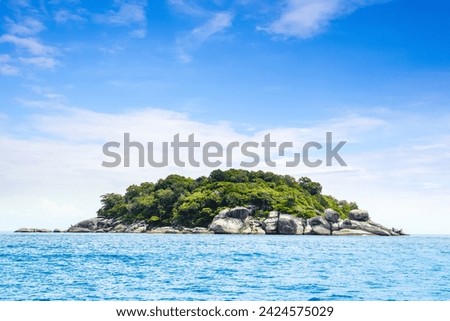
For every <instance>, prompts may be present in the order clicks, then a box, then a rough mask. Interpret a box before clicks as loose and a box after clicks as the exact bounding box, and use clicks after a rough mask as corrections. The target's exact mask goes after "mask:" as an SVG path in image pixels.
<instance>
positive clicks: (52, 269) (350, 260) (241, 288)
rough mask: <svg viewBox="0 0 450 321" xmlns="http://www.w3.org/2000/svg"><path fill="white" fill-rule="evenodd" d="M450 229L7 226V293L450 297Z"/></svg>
mask: <svg viewBox="0 0 450 321" xmlns="http://www.w3.org/2000/svg"><path fill="white" fill-rule="evenodd" d="M449 275H450V237H449V236H439V237H438V236H434V237H426V236H409V237H321V236H275V235H274V236H268V235H249V236H246V235H150V234H138V235H132V234H11V233H3V234H0V300H301V301H303V300H450V277H449Z"/></svg>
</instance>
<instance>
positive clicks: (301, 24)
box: [258, 0, 386, 39]
mask: <svg viewBox="0 0 450 321" xmlns="http://www.w3.org/2000/svg"><path fill="white" fill-rule="evenodd" d="M380 2H381V1H377V0H287V2H286V4H285V7H284V9H283V10H282V12H281V15H280V17H279V18H278V19H277V20H275V21H273V22H272V23H271V24H270V25H269V26H268V27H262V28H261V27H260V28H258V29H261V30H265V31H267V32H268V33H271V34H276V35H281V36H285V37H296V38H301V39H306V38H311V37H314V36H315V35H317V34H319V33H321V32H323V31H324V30H325V29H326V27H327V26H328V24H329V23H330V22H331V21H333V20H334V19H337V18H338V17H340V16H343V15H345V14H349V13H351V12H353V11H355V10H357V9H359V8H361V7H364V6H368V5H372V4H375V3H380ZM383 2H386V1H385V0H384V1H383Z"/></svg>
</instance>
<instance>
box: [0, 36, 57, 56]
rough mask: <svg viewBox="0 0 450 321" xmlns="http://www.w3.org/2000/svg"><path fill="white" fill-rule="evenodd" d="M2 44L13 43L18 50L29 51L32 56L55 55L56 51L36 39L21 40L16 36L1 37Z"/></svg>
mask: <svg viewBox="0 0 450 321" xmlns="http://www.w3.org/2000/svg"><path fill="white" fill-rule="evenodd" d="M0 42H6V43H11V44H13V45H15V46H16V47H18V48H22V49H25V50H27V51H28V52H29V53H30V54H32V55H48V54H53V53H55V49H54V48H53V47H50V46H46V45H44V44H43V43H41V42H40V41H39V40H38V39H36V38H31V37H28V38H20V37H17V36H15V35H11V34H6V35H3V36H1V37H0Z"/></svg>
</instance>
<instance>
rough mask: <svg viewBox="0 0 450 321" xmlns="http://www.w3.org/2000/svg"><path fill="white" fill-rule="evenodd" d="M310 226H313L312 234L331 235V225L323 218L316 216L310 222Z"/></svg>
mask: <svg viewBox="0 0 450 321" xmlns="http://www.w3.org/2000/svg"><path fill="white" fill-rule="evenodd" d="M308 225H309V226H311V229H312V233H311V234H316V235H331V224H330V223H329V222H328V221H327V220H325V219H324V218H323V217H322V216H315V217H313V218H310V219H309V220H308Z"/></svg>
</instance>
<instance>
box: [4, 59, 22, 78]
mask: <svg viewBox="0 0 450 321" xmlns="http://www.w3.org/2000/svg"><path fill="white" fill-rule="evenodd" d="M10 62H11V57H10V56H9V55H0V75H5V76H13V75H18V74H19V69H18V68H17V67H15V66H13V65H11V64H10Z"/></svg>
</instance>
